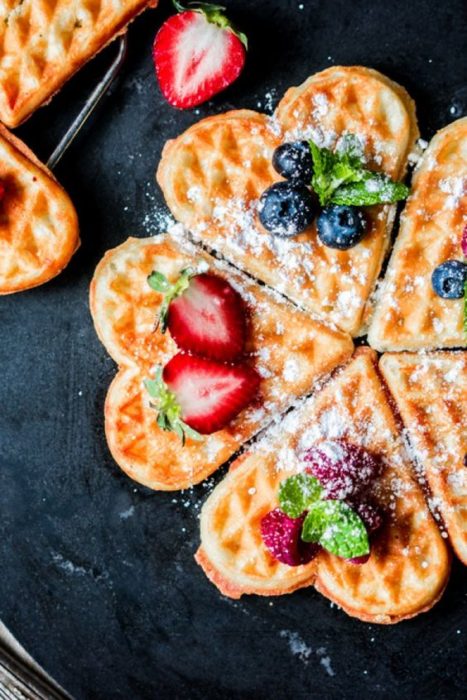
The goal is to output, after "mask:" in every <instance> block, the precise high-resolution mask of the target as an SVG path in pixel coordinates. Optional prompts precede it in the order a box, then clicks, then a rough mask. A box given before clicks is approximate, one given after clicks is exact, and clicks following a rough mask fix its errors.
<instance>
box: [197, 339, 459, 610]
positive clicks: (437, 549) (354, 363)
mask: <svg viewBox="0 0 467 700" xmlns="http://www.w3.org/2000/svg"><path fill="white" fill-rule="evenodd" d="M375 359H376V354H375V353H374V352H373V351H372V350H370V349H368V348H361V349H359V350H358V351H357V352H356V354H355V355H354V358H353V359H352V360H351V361H350V362H349V363H348V364H347V365H346V366H345V367H343V368H342V369H341V370H339V371H338V372H337V373H336V374H335V375H334V377H333V378H332V379H331V380H330V382H329V383H328V384H327V385H326V386H325V387H324V388H323V389H322V390H321V391H319V392H318V393H317V394H316V395H315V396H314V397H312V398H311V399H307V400H305V401H304V402H303V403H302V405H301V407H299V408H298V409H296V410H294V411H292V412H291V413H289V414H288V415H287V416H286V418H285V419H284V421H283V422H282V423H281V424H278V425H277V426H274V428H273V429H271V430H270V431H269V432H268V433H267V434H266V436H265V437H264V438H263V439H262V440H261V441H260V442H258V443H257V445H256V446H255V447H254V451H250V452H249V453H248V454H245V455H243V456H242V457H241V458H240V460H238V461H237V462H234V463H233V465H232V467H231V470H230V472H229V474H228V475H227V477H226V478H225V479H224V480H223V481H222V482H221V483H220V484H219V485H218V486H217V487H216V488H215V489H214V491H213V492H212V494H211V495H210V497H209V498H208V500H207V501H206V503H205V505H204V507H203V510H202V513H201V547H200V549H199V550H198V553H197V555H196V557H197V560H198V563H200V564H201V566H202V567H203V569H204V570H205V572H206V574H207V575H208V576H209V578H210V579H211V580H212V581H213V582H214V583H215V584H216V585H217V586H218V588H219V589H220V590H221V592H222V593H224V594H225V595H228V596H230V597H234V598H238V597H239V596H240V595H242V594H243V593H257V594H261V595H278V594H281V593H287V592H290V591H292V590H294V589H296V588H299V587H302V586H309V585H312V584H314V586H315V588H316V589H317V590H319V591H320V592H321V593H323V594H324V595H325V596H326V597H328V598H330V599H331V600H332V601H333V602H335V603H337V604H338V605H340V606H341V607H342V608H343V609H344V610H345V611H346V612H347V613H348V614H350V615H353V616H355V617H358V618H360V619H362V620H366V621H369V622H376V623H394V622H398V621H400V620H402V619H404V618H408V617H412V616H414V615H416V614H418V613H419V612H422V611H424V610H428V609H429V608H430V607H431V606H432V605H433V604H434V603H435V602H436V601H437V600H438V598H439V597H440V596H441V594H442V592H443V590H444V588H445V586H446V583H447V579H448V575H449V564H450V558H449V552H448V549H447V547H446V544H445V542H444V540H443V538H442V537H441V535H440V533H439V530H438V528H437V526H436V524H435V522H434V520H433V519H432V517H431V515H430V513H429V510H428V508H427V506H426V504H425V501H424V498H423V494H422V492H421V489H420V487H419V485H418V484H417V482H416V481H415V480H414V479H413V478H412V466H411V463H410V461H409V458H408V455H407V453H406V451H405V448H404V444H403V441H402V438H401V435H400V431H399V426H398V424H397V422H396V419H395V417H394V414H393V413H392V410H391V407H390V404H389V402H388V398H387V396H386V393H385V390H384V387H383V385H382V383H381V381H380V378H379V376H378V374H377V371H376V368H375ZM342 437H345V438H346V439H348V440H349V441H353V442H355V443H356V444H361V445H363V446H364V447H366V448H368V449H370V450H371V451H374V452H375V453H377V454H380V455H381V457H382V458H383V460H384V462H385V469H384V472H383V475H382V476H381V478H380V479H378V481H377V482H376V483H375V484H374V486H373V498H374V500H375V501H376V502H378V503H379V504H380V505H381V506H383V507H384V511H385V513H386V516H385V517H386V520H385V524H384V525H383V527H382V528H381V530H380V531H378V533H376V535H375V537H374V539H373V538H372V550H371V556H370V559H369V560H368V562H367V563H366V564H363V565H358V566H357V565H354V564H350V563H346V562H345V561H343V560H342V559H339V558H338V557H335V556H333V555H330V554H328V553H326V552H323V553H321V554H319V555H318V557H316V558H315V559H314V560H313V561H312V562H310V563H309V564H308V565H306V566H299V567H288V566H286V565H285V564H281V563H279V562H277V561H275V560H274V559H273V557H272V556H271V555H270V554H269V552H268V551H267V549H266V548H265V546H264V545H263V543H262V540H261V535H260V528H259V525H260V521H261V518H262V517H263V516H264V515H265V514H266V513H267V512H268V511H269V510H271V509H272V508H275V507H277V506H278V501H277V492H278V491H277V489H278V484H279V482H280V481H281V480H282V479H284V478H286V477H287V476H289V475H290V474H292V473H295V472H297V471H298V470H300V468H301V464H302V463H301V461H300V455H301V454H302V453H303V452H304V451H305V450H306V449H308V448H309V447H310V446H311V445H312V444H314V443H316V442H318V441H319V440H321V439H323V438H342Z"/></svg>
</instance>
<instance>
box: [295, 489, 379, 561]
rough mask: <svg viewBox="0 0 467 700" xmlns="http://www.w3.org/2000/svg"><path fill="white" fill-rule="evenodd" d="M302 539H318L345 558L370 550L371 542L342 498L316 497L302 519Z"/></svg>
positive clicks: (324, 546) (333, 552) (312, 540)
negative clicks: (326, 499) (339, 499)
mask: <svg viewBox="0 0 467 700" xmlns="http://www.w3.org/2000/svg"><path fill="white" fill-rule="evenodd" d="M302 539H303V540H305V542H319V544H320V545H321V546H322V547H323V548H324V549H326V550H327V551H328V552H331V554H335V555H336V556H338V557H343V558H344V559H351V558H353V557H361V556H364V555H366V554H368V553H369V551H370V544H369V540H368V533H367V531H366V528H365V525H364V523H363V521H362V519H361V518H360V516H359V515H357V513H355V511H353V510H352V508H351V507H350V506H348V505H347V504H346V503H344V501H333V500H329V501H317V502H316V503H314V504H313V505H312V506H311V507H310V509H309V512H308V515H307V517H306V518H305V521H304V523H303V528H302Z"/></svg>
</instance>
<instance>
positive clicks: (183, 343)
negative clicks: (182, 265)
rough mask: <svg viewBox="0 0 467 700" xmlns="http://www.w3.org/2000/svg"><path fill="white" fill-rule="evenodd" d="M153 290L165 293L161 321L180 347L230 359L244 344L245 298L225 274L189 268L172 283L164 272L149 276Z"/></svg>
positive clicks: (208, 355) (163, 327) (201, 353)
mask: <svg viewBox="0 0 467 700" xmlns="http://www.w3.org/2000/svg"><path fill="white" fill-rule="evenodd" d="M148 281H149V284H150V286H151V287H152V288H153V289H156V290H157V291H159V292H161V293H163V294H164V301H163V302H162V307H161V315H160V324H161V329H162V332H164V331H165V329H166V328H168V329H169V330H170V333H171V335H172V337H173V339H174V340H175V342H176V343H177V345H178V347H179V348H181V349H182V350H186V351H187V352H192V353H195V354H197V355H202V356H203V357H208V358H211V359H213V360H224V361H225V362H231V361H233V360H236V359H238V358H239V357H240V355H241V354H242V352H243V350H244V347H245V335H246V322H245V310H244V306H243V301H242V298H241V296H240V295H239V294H238V292H236V291H235V289H233V287H232V286H231V285H230V284H229V283H228V282H227V281H226V280H224V279H222V277H217V275H211V274H200V275H195V276H193V273H192V272H191V271H190V270H189V269H187V270H183V271H182V273H181V275H180V277H179V279H178V280H177V281H176V282H175V283H174V284H171V283H170V282H169V281H168V280H167V279H166V278H165V277H164V276H163V275H161V273H159V272H153V273H152V274H151V275H150V276H149V278H148Z"/></svg>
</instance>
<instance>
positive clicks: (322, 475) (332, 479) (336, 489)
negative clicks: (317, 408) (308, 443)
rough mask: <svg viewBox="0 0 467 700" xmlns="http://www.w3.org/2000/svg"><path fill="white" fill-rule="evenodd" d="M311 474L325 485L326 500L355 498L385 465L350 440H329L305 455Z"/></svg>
mask: <svg viewBox="0 0 467 700" xmlns="http://www.w3.org/2000/svg"><path fill="white" fill-rule="evenodd" d="M305 461H306V462H308V463H309V464H310V466H309V468H308V469H307V471H310V472H311V474H313V476H315V477H316V478H317V479H318V480H319V481H320V483H321V486H322V487H323V488H324V490H325V496H326V498H331V499H335V500H339V501H343V500H346V499H348V498H353V497H354V496H356V495H357V494H359V493H360V492H361V491H363V490H364V489H365V488H367V487H368V486H369V485H370V484H371V482H372V481H373V480H374V479H375V478H376V477H377V476H378V475H379V474H380V472H381V462H380V460H379V459H378V458H377V457H375V456H374V455H373V454H371V453H370V452H367V450H365V449H364V448H363V447H359V446H358V445H354V444H352V443H350V442H347V441H346V440H327V441H325V442H322V443H319V444H318V445H315V446H314V447H312V448H311V449H309V450H308V451H307V452H306V454H305Z"/></svg>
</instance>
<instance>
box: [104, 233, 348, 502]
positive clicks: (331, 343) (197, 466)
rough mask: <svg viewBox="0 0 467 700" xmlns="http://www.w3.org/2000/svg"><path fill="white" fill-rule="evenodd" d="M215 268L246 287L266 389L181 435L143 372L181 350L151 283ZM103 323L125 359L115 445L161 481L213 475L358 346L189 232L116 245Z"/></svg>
mask: <svg viewBox="0 0 467 700" xmlns="http://www.w3.org/2000/svg"><path fill="white" fill-rule="evenodd" d="M200 264H201V265H202V266H203V269H206V268H208V269H211V270H215V272H216V274H219V275H221V276H223V277H225V278H226V279H228V280H229V282H230V283H231V284H232V285H233V286H234V287H235V288H236V289H237V290H238V291H239V293H240V295H241V296H242V298H243V299H244V301H245V304H246V307H247V309H248V313H249V324H250V331H249V340H248V343H247V353H248V356H249V357H250V359H251V361H252V362H254V364H255V366H256V368H257V370H258V371H259V373H260V374H261V375H262V376H263V380H262V382H261V396H260V397H258V401H257V402H256V404H255V405H252V406H250V407H249V408H247V409H246V410H245V411H242V412H241V413H240V414H239V415H238V416H237V418H236V419H235V420H234V421H233V422H232V424H230V425H229V426H227V427H226V428H225V429H223V430H221V431H218V432H216V433H213V434H211V435H209V436H206V437H205V438H204V441H203V442H196V441H193V440H187V442H186V444H185V446H184V447H183V446H182V444H181V442H180V439H179V438H178V437H177V436H176V435H175V434H174V433H170V432H164V431H163V430H161V429H160V428H159V427H158V425H157V423H156V414H155V411H154V409H152V408H151V407H150V405H149V396H148V394H147V393H146V391H145V389H144V387H143V384H142V382H143V380H144V379H145V378H147V377H150V376H152V371H153V367H154V365H157V364H162V363H165V362H166V361H167V360H168V359H169V358H170V357H171V356H173V355H174V354H175V352H176V346H175V343H174V341H173V340H172V339H171V338H170V335H169V333H167V334H166V335H162V334H161V333H160V331H155V330H154V325H155V319H156V316H157V313H158V311H159V307H160V302H161V299H162V297H161V295H160V294H159V293H157V292H155V291H154V290H152V289H151V288H150V287H149V285H148V284H147V276H148V275H149V274H150V273H151V272H152V270H154V269H157V270H158V271H159V272H162V273H163V274H164V275H166V277H168V278H169V279H170V280H173V279H176V278H177V277H178V275H179V273H180V271H181V270H182V269H183V268H185V267H187V266H191V267H193V268H194V269H197V265H200ZM91 311H92V315H93V319H94V323H95V327H96V330H97V333H98V335H99V337H100V339H101V340H102V342H103V344H104V345H105V347H106V348H107V350H108V352H109V353H110V355H111V356H112V357H113V359H114V360H115V361H116V362H117V363H118V365H119V366H120V370H119V372H118V374H117V375H116V377H115V379H114V381H113V382H112V385H111V387H110V389H109V393H108V395H107V400H106V404H105V427H106V435H107V441H108V444H109V448H110V451H111V453H112V455H113V457H114V459H115V461H116V462H117V463H118V464H119V466H120V467H121V468H122V469H123V470H124V471H125V472H126V473H127V474H128V475H129V476H130V477H131V478H133V479H135V480H136V481H139V482H140V483H142V484H145V485H146V486H149V487H150V488H153V489H161V490H174V489H181V488H186V487H188V486H190V485H192V484H195V483H198V482H199V481H201V480H202V479H204V478H206V477H207V476H209V475H210V474H211V473H212V472H213V471H215V470H216V469H217V468H218V467H219V466H220V465H221V464H223V463H224V462H225V461H226V460H227V459H229V457H231V456H232V455H233V454H234V453H235V452H236V451H237V450H238V449H239V447H240V446H241V445H242V443H244V442H245V441H246V440H248V439H249V438H250V437H252V435H254V434H255V433H256V432H257V431H258V430H259V429H261V428H262V427H264V426H265V425H266V424H267V423H269V422H270V421H271V420H272V419H273V418H274V417H275V416H276V415H277V414H278V413H280V412H282V411H284V410H285V409H286V408H287V407H288V406H289V405H290V404H291V403H292V402H293V401H294V400H295V399H296V398H297V397H299V396H301V395H303V394H305V393H307V392H309V391H310V390H311V387H312V386H313V384H314V383H315V382H316V381H317V380H318V379H319V378H320V377H322V376H323V375H326V374H327V373H329V372H330V371H331V370H333V369H334V368H335V367H336V366H337V365H339V364H341V363H342V362H345V361H346V360H347V359H348V357H349V356H350V355H351V353H352V347H353V346H352V341H351V339H350V337H349V336H348V335H347V334H345V333H343V332H341V331H338V330H337V329H335V328H331V327H329V326H327V325H325V324H324V323H323V322H321V321H319V320H317V319H315V318H312V317H310V316H309V315H308V314H306V313H305V312H303V311H301V310H299V309H298V308H296V307H294V306H293V305H292V304H290V303H289V302H287V301H286V300H284V299H283V298H280V297H279V295H278V294H276V293H274V292H272V291H270V290H268V289H266V288H264V287H260V286H259V285H258V284H257V283H256V282H254V281H252V280H251V279H249V278H247V277H246V276H245V275H243V274H242V273H240V272H239V271H238V270H235V269H234V268H232V267H231V266H229V265H227V264H225V263H222V262H220V261H217V260H215V259H214V258H212V257H211V256H210V255H208V254H206V253H204V252H203V251H201V250H200V249H197V248H196V247H194V246H193V245H192V244H191V243H189V242H188V241H186V240H184V239H183V238H182V237H180V238H178V239H177V240H175V239H174V238H170V237H169V236H167V235H165V236H157V237H156V238H147V239H135V238H130V239H129V240H128V241H127V242H126V243H124V244H123V245H121V246H119V247H118V248H115V249H114V250H112V251H110V252H108V253H107V254H106V255H105V257H104V258H103V260H102V261H101V262H100V264H99V265H98V267H97V270H96V273H95V275H94V279H93V281H92V284H91Z"/></svg>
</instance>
